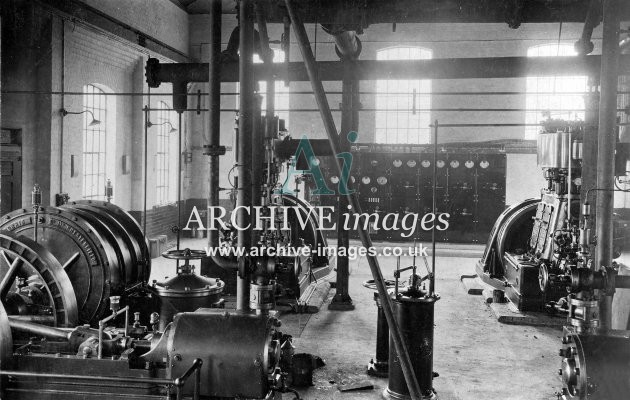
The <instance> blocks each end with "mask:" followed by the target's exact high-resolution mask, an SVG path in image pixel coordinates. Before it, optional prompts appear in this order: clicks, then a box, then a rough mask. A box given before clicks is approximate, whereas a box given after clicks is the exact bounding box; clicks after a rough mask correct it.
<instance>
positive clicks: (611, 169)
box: [595, 0, 619, 330]
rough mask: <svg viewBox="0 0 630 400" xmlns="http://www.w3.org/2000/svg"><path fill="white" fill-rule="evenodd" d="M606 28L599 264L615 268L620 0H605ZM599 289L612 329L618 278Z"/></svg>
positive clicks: (604, 318)
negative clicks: (613, 263)
mask: <svg viewBox="0 0 630 400" xmlns="http://www.w3.org/2000/svg"><path fill="white" fill-rule="evenodd" d="M603 3H604V11H603V20H604V30H603V43H602V64H601V74H600V77H601V98H600V106H599V128H598V135H597V136H598V152H597V187H598V188H601V189H604V190H598V191H597V202H596V214H597V221H596V225H595V228H596V235H597V247H596V249H595V267H596V268H606V269H607V270H609V269H610V268H612V259H613V220H612V214H613V206H614V204H613V192H612V189H614V186H613V185H614V179H615V157H614V154H615V142H616V137H615V136H616V135H615V132H616V130H615V125H616V119H615V117H616V115H615V110H616V108H617V84H618V70H617V64H618V61H619V14H618V8H617V7H618V6H619V1H618V0H604V2H603ZM609 281H610V282H609V283H608V285H607V287H606V289H605V290H600V291H599V316H600V329H602V330H608V329H610V327H611V323H612V297H613V295H614V293H615V287H614V280H612V279H611V280H609Z"/></svg>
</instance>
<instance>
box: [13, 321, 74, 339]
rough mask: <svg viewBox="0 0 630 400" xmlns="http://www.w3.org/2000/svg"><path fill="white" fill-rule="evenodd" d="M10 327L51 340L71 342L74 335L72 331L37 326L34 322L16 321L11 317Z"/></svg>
mask: <svg viewBox="0 0 630 400" xmlns="http://www.w3.org/2000/svg"><path fill="white" fill-rule="evenodd" d="M9 325H10V326H11V329H15V330H18V331H21V332H28V333H32V334H33V335H37V336H43V337H46V338H49V339H61V340H69V339H70V336H71V335H72V331H65V330H63V329H59V328H53V327H51V326H46V325H42V324H35V323H33V322H28V321H24V320H21V319H16V318H13V317H11V316H9Z"/></svg>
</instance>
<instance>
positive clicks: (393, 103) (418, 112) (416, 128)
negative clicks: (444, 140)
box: [375, 47, 432, 144]
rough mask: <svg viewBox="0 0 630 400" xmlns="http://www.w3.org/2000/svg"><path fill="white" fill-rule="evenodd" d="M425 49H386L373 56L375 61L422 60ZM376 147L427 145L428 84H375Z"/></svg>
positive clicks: (427, 54)
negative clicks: (378, 144)
mask: <svg viewBox="0 0 630 400" xmlns="http://www.w3.org/2000/svg"><path fill="white" fill-rule="evenodd" d="M431 57H432V52H431V50H429V49H423V48H420V47H390V48H386V49H381V50H378V51H377V52H376V59H377V60H426V59H430V58H431ZM376 93H377V95H376V109H377V110H378V111H376V121H375V122H376V123H375V142H376V143H414V144H421V143H429V141H430V137H431V130H430V127H429V125H430V123H431V112H430V111H429V110H428V109H429V108H431V80H428V79H422V80H418V79H415V80H377V81H376Z"/></svg>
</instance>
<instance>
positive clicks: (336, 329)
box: [295, 257, 561, 400]
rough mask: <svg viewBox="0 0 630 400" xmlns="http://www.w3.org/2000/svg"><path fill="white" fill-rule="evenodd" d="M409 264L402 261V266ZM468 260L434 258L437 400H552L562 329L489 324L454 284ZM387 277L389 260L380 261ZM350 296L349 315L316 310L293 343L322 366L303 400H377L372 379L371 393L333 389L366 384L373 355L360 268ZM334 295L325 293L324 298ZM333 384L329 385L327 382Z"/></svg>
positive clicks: (490, 318)
mask: <svg viewBox="0 0 630 400" xmlns="http://www.w3.org/2000/svg"><path fill="white" fill-rule="evenodd" d="M410 261H411V260H409V259H408V260H405V259H403V261H402V262H401V264H402V265H408V263H409V262H410ZM475 261H476V259H475V258H459V257H438V259H437V262H436V277H437V282H436V289H437V291H438V293H440V295H441V297H442V299H441V300H440V301H438V302H437V304H436V309H435V349H434V369H435V371H436V372H438V373H439V374H440V376H439V377H438V378H436V379H435V380H434V386H435V389H436V390H437V392H438V396H439V398H440V399H442V400H450V399H453V400H455V399H458V400H459V399H461V400H464V399H470V400H478V399H485V400H491V399H497V400H498V399H515V400H516V399H523V400H525V399H527V400H533V399H556V396H555V394H554V393H555V392H556V391H557V390H558V388H559V387H561V386H560V380H559V377H558V375H557V372H556V371H557V370H558V368H559V366H560V358H559V357H558V356H557V352H558V349H559V348H560V337H561V330H559V329H555V328H542V327H540V328H538V327H526V326H517V325H504V324H500V323H498V322H497V321H496V318H495V316H494V314H493V313H492V311H490V309H489V308H488V306H487V305H486V304H484V303H483V300H482V298H481V296H469V295H467V294H466V293H465V292H464V290H463V288H462V285H461V283H460V281H459V277H460V275H462V274H470V273H472V271H473V270H474V262H475ZM380 263H381V268H382V270H383V274H384V276H385V277H386V278H388V277H392V272H393V270H394V269H395V265H396V264H395V259H393V258H392V259H381V260H380ZM350 278H351V279H350V294H351V296H352V298H353V300H354V303H355V305H356V309H355V310H354V311H329V310H328V309H327V308H326V307H323V308H322V311H320V312H319V313H318V314H316V315H314V316H312V317H311V319H310V321H309V322H308V324H307V325H306V328H305V329H304V331H303V332H302V335H301V336H300V337H299V338H297V339H296V340H295V345H296V346H297V350H298V351H300V352H306V353H313V354H316V355H319V356H320V357H322V358H323V359H324V360H325V361H326V363H327V365H326V366H325V367H323V368H322V369H320V370H318V371H317V372H316V374H315V385H314V386H313V387H311V388H309V389H308V390H305V391H302V393H303V395H304V396H303V397H304V398H306V399H377V398H380V395H381V391H382V390H383V389H384V388H385V387H386V386H387V380H386V379H379V378H371V380H372V381H373V383H374V387H375V388H374V389H373V390H367V391H357V392H354V393H353V392H345V393H342V392H340V391H338V390H337V385H338V384H342V383H347V382H350V381H353V380H362V379H367V378H368V377H367V375H366V374H365V373H364V371H365V365H366V364H367V362H368V361H369V360H370V358H371V357H372V356H373V355H374V349H375V340H376V326H375V324H376V306H375V305H374V301H373V295H372V291H370V290H368V289H365V288H363V286H362V285H361V283H362V282H363V281H365V280H367V279H370V278H371V274H370V271H369V268H368V266H367V262H366V261H365V260H364V259H363V260H357V261H354V262H352V266H351V277H350ZM333 295H334V290H331V292H330V294H329V298H328V302H329V301H330V298H331V297H332V296H333ZM331 381H334V383H330V382H331Z"/></svg>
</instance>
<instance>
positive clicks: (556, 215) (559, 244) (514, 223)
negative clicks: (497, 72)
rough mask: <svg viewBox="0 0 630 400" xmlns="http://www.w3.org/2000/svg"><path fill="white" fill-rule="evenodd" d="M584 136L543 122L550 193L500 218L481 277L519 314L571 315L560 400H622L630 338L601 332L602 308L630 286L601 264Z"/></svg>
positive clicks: (575, 125)
mask: <svg viewBox="0 0 630 400" xmlns="http://www.w3.org/2000/svg"><path fill="white" fill-rule="evenodd" d="M583 135H584V127H583V125H582V123H580V122H566V121H558V120H549V121H547V122H546V123H545V124H544V130H543V132H541V133H540V134H539V136H538V164H539V166H540V167H542V168H543V171H544V176H545V179H546V180H547V187H546V188H544V189H543V190H542V192H541V198H540V199H528V200H525V201H523V202H521V203H519V204H516V205H514V206H512V207H510V208H508V209H506V210H505V211H504V212H503V213H502V214H501V216H500V217H499V219H498V220H497V222H496V223H495V226H494V228H493V231H492V233H491V236H490V239H489V241H488V244H487V247H486V250H485V252H484V255H483V257H482V258H481V260H479V262H478V263H477V274H478V276H479V277H480V278H481V279H482V280H483V281H484V282H486V283H488V284H490V285H492V286H493V287H494V288H496V289H499V290H504V291H505V294H506V296H507V297H508V299H509V300H510V301H511V302H512V303H513V304H515V305H516V306H518V308H519V310H522V311H542V310H546V311H549V312H551V313H553V314H560V315H566V317H567V324H566V326H565V327H564V333H563V338H562V348H561V349H560V351H559V355H560V356H561V357H562V362H561V368H560V369H559V371H558V373H559V374H560V376H561V378H562V383H563V387H562V391H561V392H560V393H559V394H558V397H559V398H562V399H564V400H569V399H621V398H624V397H626V396H627V393H628V391H629V390H630V379H628V374H627V369H628V366H629V364H630V362H629V361H628V360H630V355H629V354H628V351H627V349H628V348H630V347H629V345H630V332H629V331H625V330H622V331H620V330H610V329H600V310H601V304H600V303H601V301H602V299H603V298H605V296H606V293H607V291H608V290H611V289H612V290H613V291H614V290H615V288H628V287H630V286H629V285H628V284H629V282H628V281H627V279H626V278H625V277H624V276H620V275H618V274H617V265H616V264H615V263H614V262H613V263H612V265H601V266H600V265H594V264H595V263H594V260H593V258H594V257H593V255H594V252H593V248H594V247H595V246H596V245H597V243H595V242H594V241H593V240H592V237H593V235H592V232H591V228H592V226H593V223H592V219H593V210H592V209H591V205H590V203H589V201H588V199H589V193H588V192H587V193H581V186H582V177H581V158H582V157H581V142H582V137H583ZM592 190H597V189H592ZM581 196H582V198H584V199H585V200H584V201H583V202H581V201H580V197H581ZM615 247H616V246H615ZM615 252H616V251H615ZM616 256H617V257H618V253H617V255H616Z"/></svg>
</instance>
